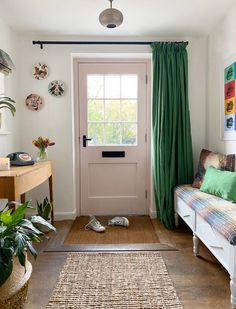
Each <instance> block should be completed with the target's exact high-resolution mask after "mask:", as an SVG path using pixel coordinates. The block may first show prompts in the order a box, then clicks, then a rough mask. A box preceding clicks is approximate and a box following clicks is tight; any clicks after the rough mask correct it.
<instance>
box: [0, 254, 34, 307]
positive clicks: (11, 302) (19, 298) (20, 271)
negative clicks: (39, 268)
mask: <svg viewBox="0 0 236 309" xmlns="http://www.w3.org/2000/svg"><path fill="white" fill-rule="evenodd" d="M31 273H32V265H31V263H30V262H29V261H28V260H26V271H25V268H24V267H23V266H21V265H20V263H19V261H18V258H14V260H13V271H12V273H11V275H10V277H9V278H8V279H7V281H6V282H5V283H4V284H3V285H2V286H1V287H0V308H1V309H22V308H24V303H25V301H26V296H27V290H28V283H29V278H30V276H31Z"/></svg>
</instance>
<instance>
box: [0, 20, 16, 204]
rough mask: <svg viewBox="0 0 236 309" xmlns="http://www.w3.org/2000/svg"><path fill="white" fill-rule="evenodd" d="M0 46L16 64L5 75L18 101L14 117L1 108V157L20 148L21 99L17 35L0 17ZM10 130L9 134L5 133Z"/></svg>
mask: <svg viewBox="0 0 236 309" xmlns="http://www.w3.org/2000/svg"><path fill="white" fill-rule="evenodd" d="M0 38H1V39H0V48H1V49H2V50H4V51H5V52H7V53H8V54H9V56H10V57H11V59H12V61H13V63H14V64H15V66H16V68H17V71H13V72H12V74H9V75H8V76H4V86H5V95H6V96H9V97H11V98H12V99H14V100H15V101H16V104H15V107H16V110H17V112H16V114H15V116H14V117H12V115H11V113H10V111H8V110H6V109H1V113H3V117H4V128H2V130H0V157H5V156H6V155H7V154H8V153H10V152H13V151H16V150H18V149H19V148H18V147H19V134H18V133H19V131H18V119H19V101H18V83H17V76H18V63H17V57H16V54H17V52H16V45H17V44H16V36H15V34H14V33H13V32H12V31H11V29H10V28H9V27H8V25H7V24H6V23H5V22H4V21H3V20H2V19H0ZM3 132H8V134H3ZM6 202H7V200H3V199H2V200H0V207H1V208H2V207H3V206H4V205H5V204H6Z"/></svg>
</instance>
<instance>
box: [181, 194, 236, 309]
mask: <svg viewBox="0 0 236 309" xmlns="http://www.w3.org/2000/svg"><path fill="white" fill-rule="evenodd" d="M179 216H180V217H181V218H182V219H183V220H184V221H185V223H186V224H187V225H188V226H189V227H190V228H191V230H192V231H193V253H194V255H195V256H197V255H198V254H199V239H200V240H201V241H202V242H203V243H204V244H205V245H206V247H207V248H208V249H209V250H210V251H211V252H212V254H213V255H214V256H215V257H216V258H217V260H218V261H219V262H220V263H221V264H222V265H223V266H224V268H225V269H226V270H227V271H228V273H229V275H230V290H231V304H232V307H233V308H236V246H235V245H232V244H230V242H229V241H228V240H227V239H226V238H225V237H223V236H222V235H221V234H220V233H219V232H218V231H217V230H216V229H214V228H213V227H212V226H211V225H210V224H209V223H208V222H207V221H206V220H205V219H204V218H203V217H202V216H200V215H199V213H198V212H197V211H196V210H194V209H193V208H192V207H190V206H189V205H188V203H186V201H185V200H184V199H182V198H180V197H179V196H178V195H177V194H176V193H175V224H176V227H177V226H178V221H179Z"/></svg>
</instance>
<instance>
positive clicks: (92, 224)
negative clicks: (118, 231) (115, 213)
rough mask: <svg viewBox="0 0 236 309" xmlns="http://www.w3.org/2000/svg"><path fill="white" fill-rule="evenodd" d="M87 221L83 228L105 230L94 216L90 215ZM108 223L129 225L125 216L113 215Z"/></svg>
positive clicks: (96, 230) (97, 230)
mask: <svg viewBox="0 0 236 309" xmlns="http://www.w3.org/2000/svg"><path fill="white" fill-rule="evenodd" d="M89 218H90V220H89V223H88V224H86V225H85V230H93V231H95V232H98V233H100V232H105V230H106V228H105V226H103V225H102V224H101V223H100V222H99V221H98V220H97V218H96V217H95V216H93V215H90V216H89ZM108 225H119V226H125V227H128V226H129V220H128V219H127V218H126V217H114V218H112V219H111V220H109V221H108Z"/></svg>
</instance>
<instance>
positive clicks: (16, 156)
mask: <svg viewBox="0 0 236 309" xmlns="http://www.w3.org/2000/svg"><path fill="white" fill-rule="evenodd" d="M7 157H8V158H9V159H10V165H16V166H23V165H33V164H34V163H35V162H34V160H33V159H32V158H31V156H30V155H29V154H28V153H27V152H13V153H10V154H9V155H7Z"/></svg>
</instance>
